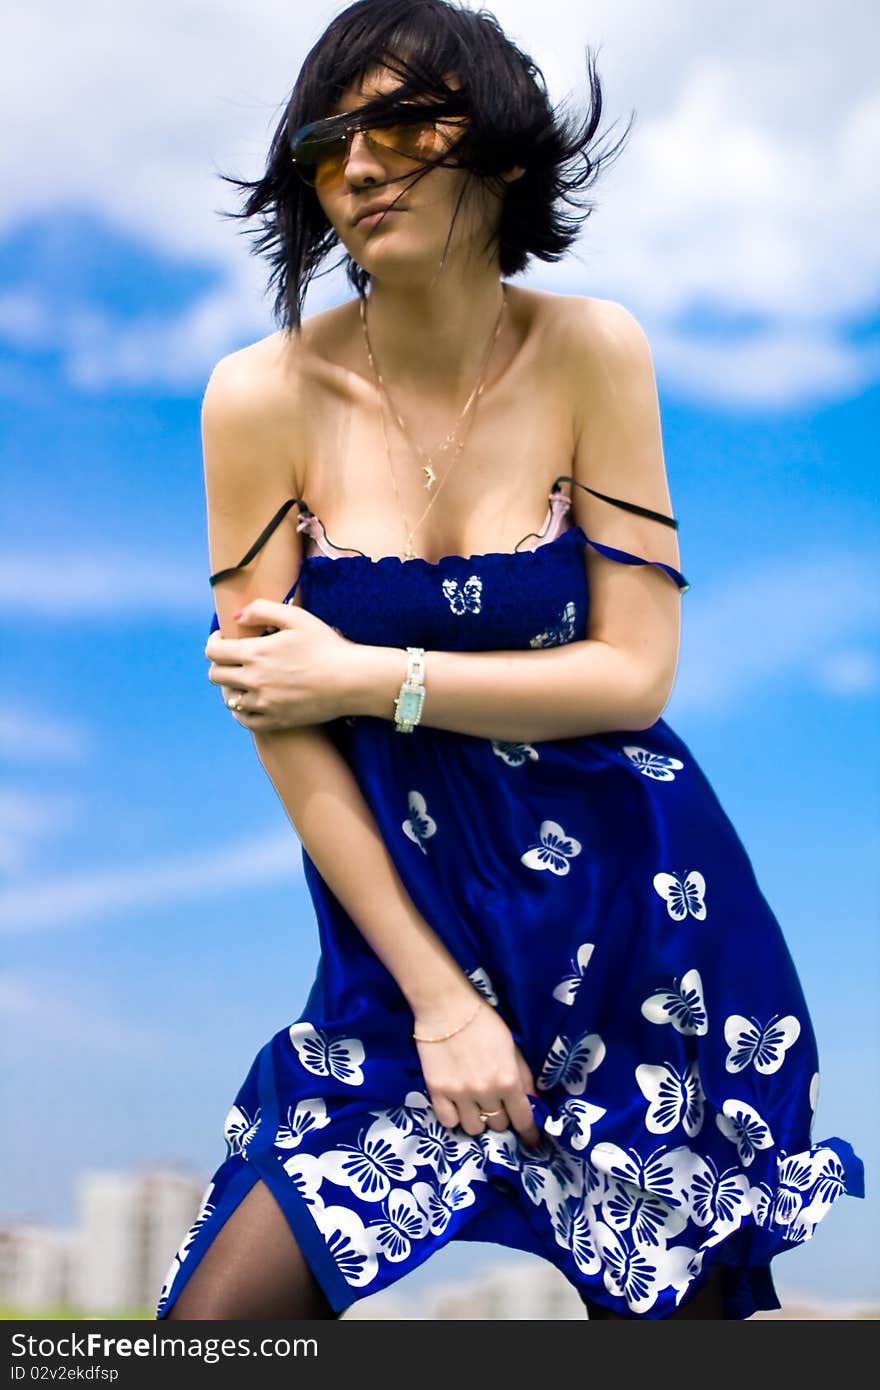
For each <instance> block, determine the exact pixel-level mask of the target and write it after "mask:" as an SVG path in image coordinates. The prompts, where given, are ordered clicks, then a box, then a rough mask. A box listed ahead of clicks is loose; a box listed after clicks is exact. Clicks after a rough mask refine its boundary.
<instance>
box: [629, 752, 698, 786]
mask: <svg viewBox="0 0 880 1390" xmlns="http://www.w3.org/2000/svg"><path fill="white" fill-rule="evenodd" d="M623 752H624V753H625V754H626V756H627V757H628V758H629V760H630V762H631V763H632V764H633V766H634V767H637V768H638V770H639V772H641V773H642V774H643V775H644V776H645V777H653V778H655V780H656V781H658V782H674V781H675V774H676V772H680V771H681V769H682V768H683V767H684V763H683V762H682V761H681V759H680V758H672V757H669V756H667V754H665V753H652V752H651V751H650V749H649V748H642V747H641V746H640V745H639V744H637V743H626V744H624V745H623Z"/></svg>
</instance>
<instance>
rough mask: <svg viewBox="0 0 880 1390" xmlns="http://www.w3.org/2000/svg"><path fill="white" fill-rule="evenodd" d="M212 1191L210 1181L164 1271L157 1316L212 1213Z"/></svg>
mask: <svg viewBox="0 0 880 1390" xmlns="http://www.w3.org/2000/svg"><path fill="white" fill-rule="evenodd" d="M213 1191H214V1182H213V1179H212V1180H211V1182H209V1183H208V1186H207V1187H206V1188H205V1190H204V1192H203V1193H202V1198H201V1201H200V1203H199V1210H198V1213H197V1215H196V1218H195V1220H194V1221H193V1223H192V1225H191V1226H190V1227H189V1229H188V1231H187V1232H186V1234H185V1236H184V1237H183V1240H182V1241H181V1242H180V1245H179V1246H178V1249H177V1251H176V1252H175V1254H174V1256H173V1257H172V1260H171V1263H170V1265H169V1266H168V1269H167V1270H166V1273H165V1278H164V1279H163V1281H162V1288H161V1290H160V1292H159V1300H158V1303H157V1305H156V1312H157V1313H158V1314H159V1315H161V1314H162V1312H163V1310H164V1307H165V1304H166V1303H167V1302H168V1298H169V1295H170V1293H171V1289H172V1286H173V1284H174V1281H175V1279H176V1278H177V1271H178V1270H179V1269H180V1266H181V1265H182V1264H183V1261H184V1260H185V1259H186V1257H187V1255H188V1254H189V1251H190V1246H191V1245H192V1243H193V1241H194V1240H195V1238H196V1236H197V1235H198V1233H199V1231H200V1230H201V1228H202V1226H203V1225H204V1224H205V1222H206V1221H207V1219H208V1217H209V1216H211V1215H212V1214H213V1212H214V1203H213V1202H212V1201H211V1200H210V1197H211V1193H212V1192H213Z"/></svg>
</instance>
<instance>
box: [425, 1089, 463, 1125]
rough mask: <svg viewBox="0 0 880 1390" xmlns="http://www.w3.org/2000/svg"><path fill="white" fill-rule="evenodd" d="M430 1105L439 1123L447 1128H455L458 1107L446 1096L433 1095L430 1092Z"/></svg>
mask: <svg viewBox="0 0 880 1390" xmlns="http://www.w3.org/2000/svg"><path fill="white" fill-rule="evenodd" d="M431 1105H432V1106H433V1109H434V1114H435V1115H436V1116H437V1119H438V1120H439V1121H440V1123H441V1125H445V1126H446V1128H447V1129H455V1128H457V1126H458V1108H457V1106H456V1105H455V1104H454V1103H453V1101H451V1100H450V1099H449V1097H448V1096H439V1095H438V1096H435V1095H433V1094H431Z"/></svg>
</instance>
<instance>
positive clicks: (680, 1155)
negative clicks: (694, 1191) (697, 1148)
mask: <svg viewBox="0 0 880 1390" xmlns="http://www.w3.org/2000/svg"><path fill="white" fill-rule="evenodd" d="M590 1163H591V1164H592V1165H593V1167H594V1169H595V1170H596V1172H598V1173H603V1174H604V1175H605V1176H606V1177H607V1179H608V1190H609V1191H611V1190H612V1189H613V1187H614V1185H615V1184H616V1183H620V1182H625V1183H630V1184H632V1185H633V1186H634V1187H637V1188H639V1189H641V1190H642V1191H643V1192H649V1193H651V1194H652V1195H653V1196H655V1197H660V1198H661V1199H662V1200H663V1201H664V1202H665V1203H666V1204H667V1205H669V1206H683V1205H685V1206H686V1203H687V1190H688V1184H689V1182H690V1180H691V1176H692V1173H693V1167H694V1154H693V1152H692V1151H691V1149H689V1148H688V1146H687V1145H686V1144H680V1145H679V1146H678V1148H676V1149H667V1148H666V1146H665V1145H661V1147H660V1148H659V1149H655V1150H654V1151H653V1153H651V1154H649V1155H648V1157H647V1158H642V1156H641V1154H640V1153H638V1151H637V1150H636V1149H629V1150H624V1149H621V1148H620V1147H619V1146H618V1145H617V1144H611V1143H609V1142H608V1140H602V1142H601V1143H599V1144H594V1145H593V1147H592V1149H591V1150H590Z"/></svg>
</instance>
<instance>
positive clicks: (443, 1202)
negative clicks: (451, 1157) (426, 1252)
mask: <svg viewBox="0 0 880 1390" xmlns="http://www.w3.org/2000/svg"><path fill="white" fill-rule="evenodd" d="M467 1176H468V1175H467V1174H462V1173H454V1174H453V1176H452V1177H451V1178H449V1179H448V1180H447V1181H446V1182H445V1183H442V1184H441V1185H440V1186H437V1185H436V1184H434V1183H430V1182H414V1183H413V1185H412V1189H411V1190H412V1194H413V1196H414V1197H415V1199H416V1201H417V1202H418V1204H419V1206H420V1207H421V1208H422V1210H423V1211H424V1213H425V1215H426V1216H427V1218H428V1224H429V1226H430V1228H431V1231H432V1233H433V1234H434V1235H439V1234H440V1233H441V1232H443V1231H445V1230H446V1227H447V1226H448V1225H449V1222H450V1219H451V1217H452V1216H453V1215H454V1213H455V1212H457V1211H461V1210H462V1208H464V1207H471V1206H473V1204H474V1202H475V1201H476V1197H475V1195H474V1192H473V1190H472V1188H471V1186H470V1183H469V1182H468V1181H467ZM471 1176H472V1177H473V1178H474V1179H476V1180H478V1181H479V1180H481V1179H482V1174H480V1173H474V1174H472V1175H471Z"/></svg>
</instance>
